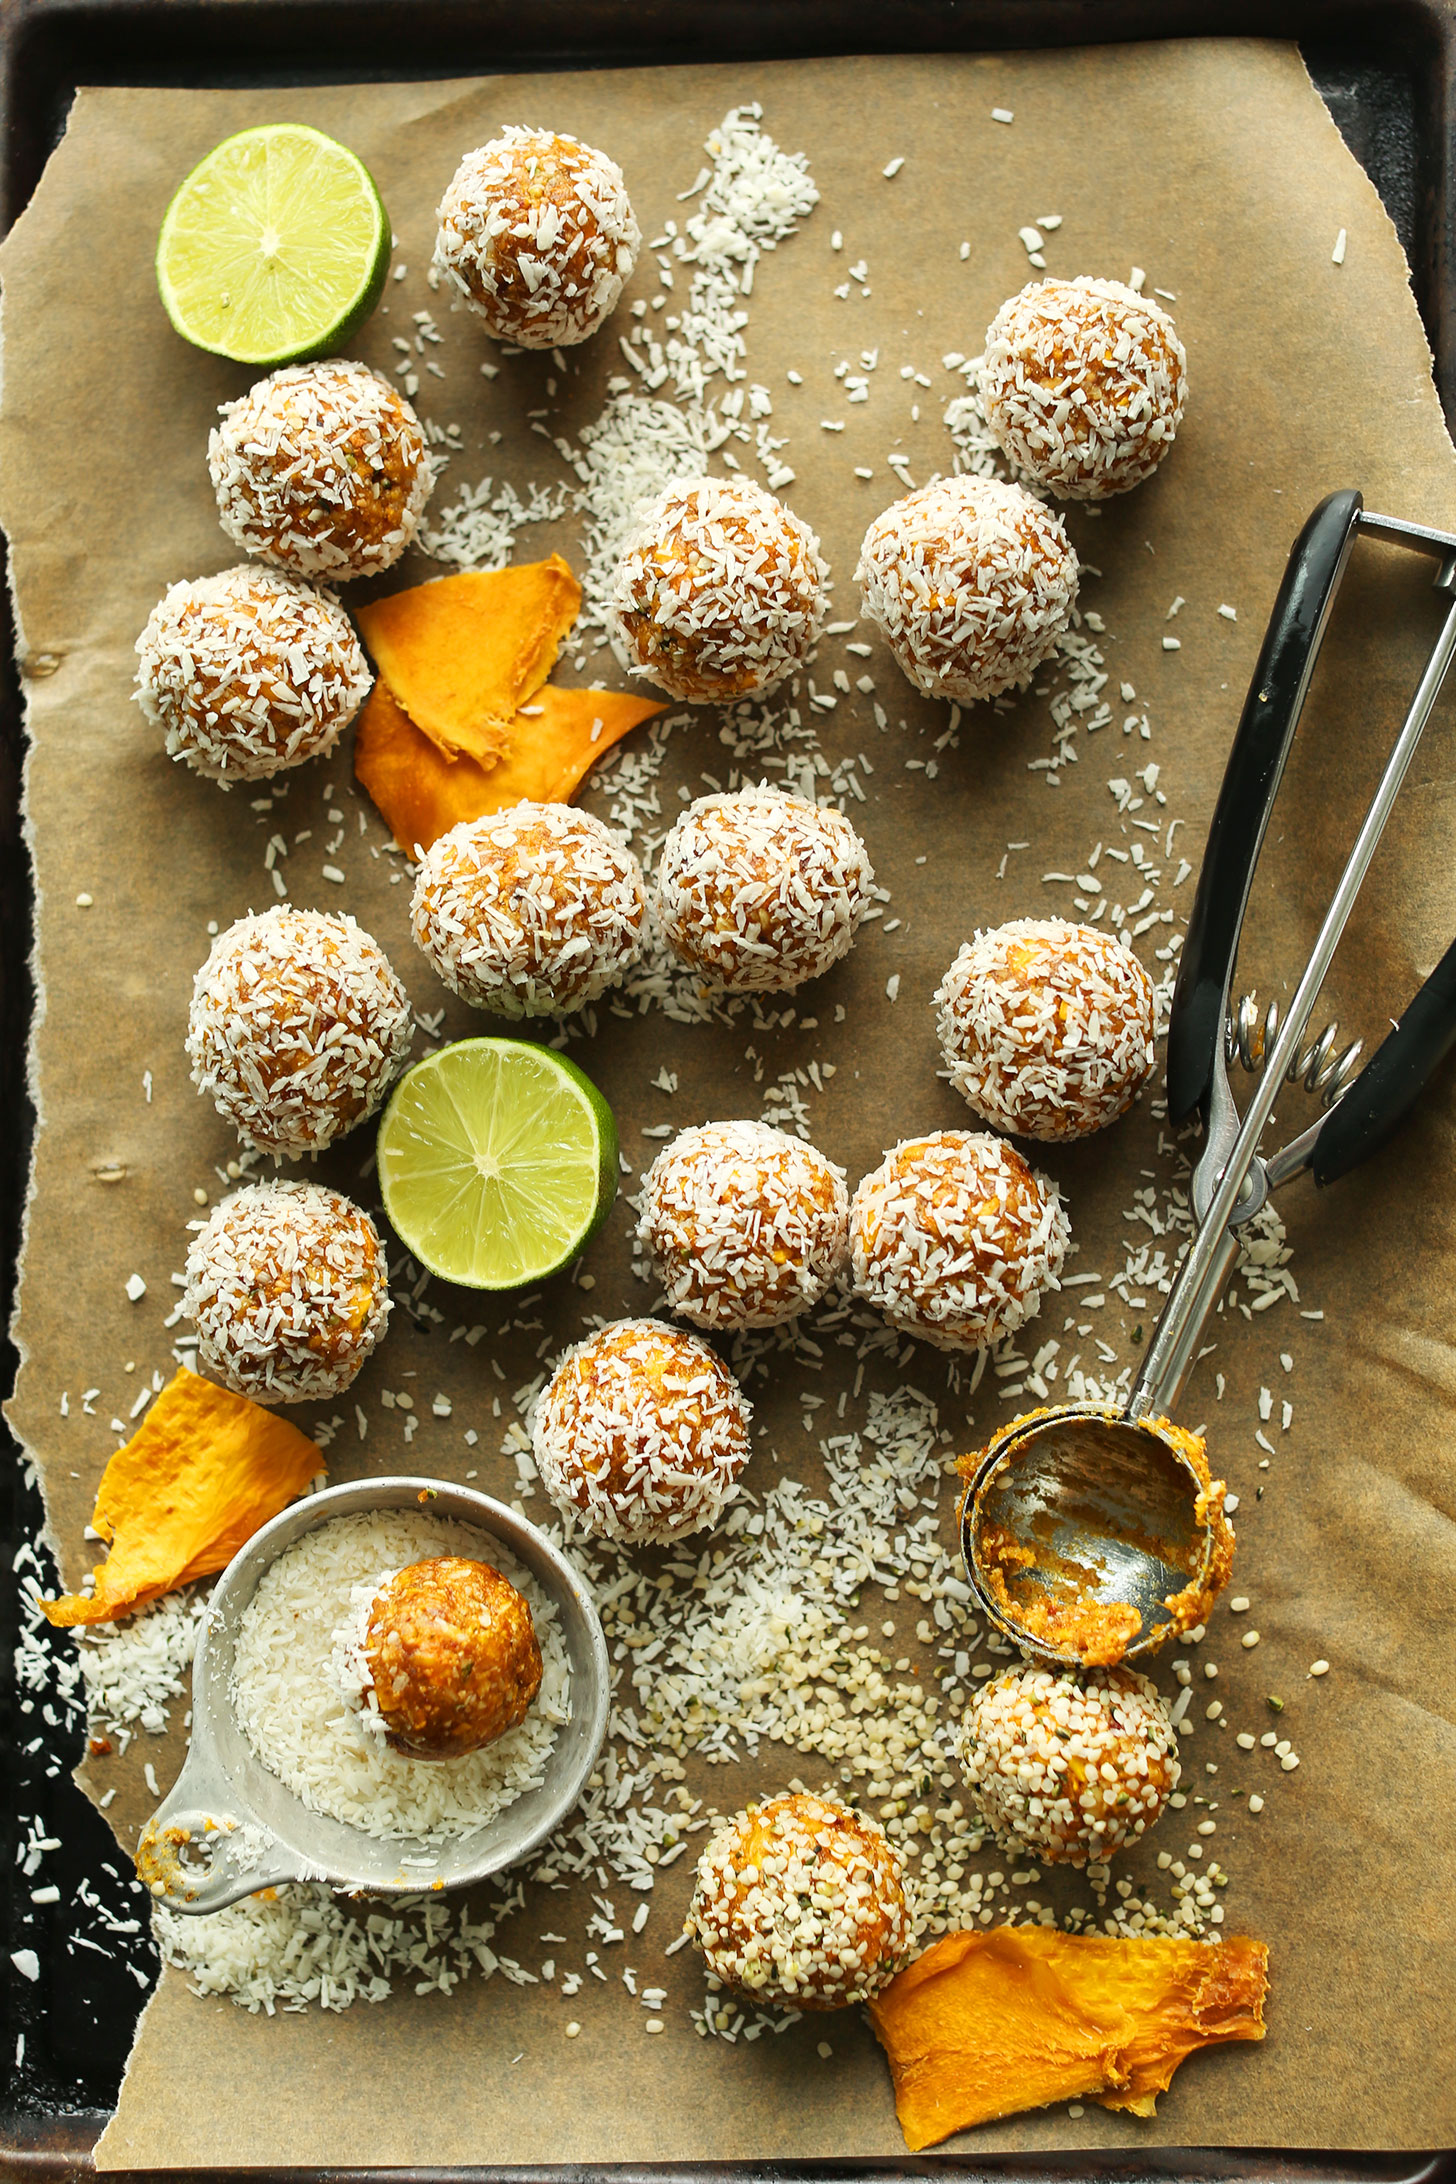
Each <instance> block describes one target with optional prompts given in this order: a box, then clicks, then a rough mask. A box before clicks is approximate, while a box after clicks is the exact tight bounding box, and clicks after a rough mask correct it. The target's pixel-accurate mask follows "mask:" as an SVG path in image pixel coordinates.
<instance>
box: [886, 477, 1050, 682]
mask: <svg viewBox="0 0 1456 2184" xmlns="http://www.w3.org/2000/svg"><path fill="white" fill-rule="evenodd" d="M1077 575H1078V571H1077V556H1076V554H1075V553H1074V552H1073V551H1072V548H1071V545H1070V543H1069V542H1068V539H1067V534H1066V532H1065V531H1064V530H1063V528H1062V525H1061V522H1060V519H1059V518H1058V517H1056V516H1054V515H1053V514H1052V513H1051V510H1050V509H1048V508H1044V507H1043V506H1042V504H1041V502H1040V501H1039V500H1034V499H1033V498H1032V496H1031V494H1030V493H1028V492H1026V491H1024V490H1023V488H1022V487H1021V486H1019V485H1007V484H1005V483H1004V482H1003V481H1002V480H1001V479H999V478H938V479H937V480H936V481H935V483H934V484H933V485H923V486H921V487H920V488H919V489H918V491H916V492H914V493H908V494H907V495H906V496H905V498H904V499H903V500H898V501H895V502H894V503H893V505H892V506H891V507H889V508H887V509H886V510H885V511H884V513H883V515H879V516H876V518H875V520H874V522H873V523H872V524H871V525H870V527H869V529H868V531H866V533H865V538H864V544H863V546H862V547H861V548H860V557H859V567H858V568H857V569H856V571H855V578H856V581H857V582H858V584H859V586H860V588H861V591H862V592H863V595H864V605H865V612H866V614H867V615H868V616H869V618H870V620H871V621H872V622H874V623H876V624H877V626H878V627H879V629H880V630H881V631H882V632H883V634H884V636H885V638H886V641H887V642H888V644H889V647H890V650H891V651H892V652H893V653H894V655H895V658H896V659H897V660H898V661H899V663H900V666H901V667H902V668H903V670H904V672H905V674H906V675H907V676H908V677H909V679H910V681H911V682H912V683H914V685H915V687H916V689H917V690H923V691H924V692H925V695H926V696H927V697H928V698H950V699H952V700H954V702H955V703H956V704H958V705H974V704H976V703H978V702H979V701H980V700H981V699H983V698H995V697H999V696H1000V695H1001V694H1002V692H1003V691H1006V690H1015V689H1019V688H1020V687H1021V686H1022V685H1023V684H1025V683H1026V682H1028V681H1030V679H1031V676H1032V675H1033V673H1034V672H1035V670H1036V669H1037V668H1038V667H1040V665H1041V663H1042V661H1043V660H1045V659H1046V658H1047V657H1048V656H1049V655H1050V653H1051V652H1052V651H1053V649H1054V648H1055V646H1056V642H1057V639H1058V638H1059V637H1060V636H1061V635H1062V634H1063V632H1064V631H1065V630H1067V629H1068V628H1069V627H1070V624H1071V618H1072V609H1073V607H1074V606H1075V605H1076V602H1077Z"/></svg>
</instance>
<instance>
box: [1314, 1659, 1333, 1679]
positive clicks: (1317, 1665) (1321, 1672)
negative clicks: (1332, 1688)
mask: <svg viewBox="0 0 1456 2184" xmlns="http://www.w3.org/2000/svg"><path fill="white" fill-rule="evenodd" d="M1309 1672H1310V1674H1311V1676H1328V1674H1329V1672H1330V1664H1329V1662H1328V1661H1311V1662H1310V1664H1309Z"/></svg>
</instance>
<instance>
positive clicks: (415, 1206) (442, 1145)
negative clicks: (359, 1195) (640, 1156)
mask: <svg viewBox="0 0 1456 2184" xmlns="http://www.w3.org/2000/svg"><path fill="white" fill-rule="evenodd" d="M379 1180H380V1184H381V1186H382V1188H383V1192H384V1210H385V1212H386V1213H387V1214H388V1216H389V1220H390V1224H391V1226H392V1227H393V1229H394V1232H395V1234H396V1235H397V1236H398V1238H399V1240H400V1242H401V1243H402V1244H404V1245H406V1246H407V1248H408V1249H409V1250H410V1251H412V1252H413V1253H414V1256H415V1257H416V1258H417V1259H418V1260H419V1262H420V1265H421V1266H425V1267H428V1268H429V1270H430V1272H431V1273H432V1274H439V1275H442V1276H443V1277H444V1279H445V1280H446V1281H450V1282H460V1283H462V1284H463V1285H464V1286H465V1287H466V1288H467V1289H522V1288H524V1287H525V1286H526V1284H527V1283H529V1282H536V1281H540V1280H541V1279H542V1277H543V1276H544V1275H547V1274H555V1273H556V1272H558V1271H559V1269H560V1268H562V1267H563V1266H565V1265H567V1263H568V1262H569V1261H570V1260H572V1259H574V1258H575V1257H576V1255H577V1253H578V1252H579V1251H581V1250H582V1249H583V1248H584V1247H585V1246H586V1245H587V1244H588V1243H589V1242H590V1241H591V1239H592V1237H593V1236H595V1234H596V1232H597V1230H598V1229H599V1228H600V1227H601V1225H602V1223H603V1221H605V1219H606V1218H607V1214H608V1213H609V1212H610V1210H611V1205H612V1200H613V1199H614V1198H615V1197H616V1195H617V1125H616V1123H615V1122H614V1121H613V1119H612V1110H611V1109H610V1107H608V1105H607V1103H606V1101H605V1100H604V1099H603V1098H602V1095H601V1093H600V1092H599V1091H598V1090H597V1088H596V1086H595V1085H594V1084H593V1083H592V1081H591V1079H590V1077H588V1076H587V1075H586V1074H585V1072H584V1071H582V1070H580V1069H578V1068H577V1066H576V1064H575V1062H569V1061H567V1059H566V1057H565V1056H564V1055H562V1054H553V1053H552V1052H551V1051H550V1050H549V1049H548V1048H546V1047H538V1046H529V1045H527V1043H526V1042H525V1041H524V1040H522V1039H462V1040H460V1041H459V1042H458V1044H457V1045H455V1046H448V1047H442V1048H441V1049H440V1052H439V1053H438V1054H431V1055H430V1056H429V1057H428V1059H427V1060H425V1061H423V1062H416V1064H415V1066H414V1068H413V1069H411V1070H409V1071H407V1072H406V1074H405V1075H404V1076H403V1077H401V1079H400V1081H399V1083H398V1084H397V1085H396V1087H395V1090H394V1094H393V1097H392V1098H391V1100H390V1102H389V1105H388V1107H387V1108H386V1109H385V1112H384V1120H383V1122H382V1123H381V1124H380V1125H379Z"/></svg>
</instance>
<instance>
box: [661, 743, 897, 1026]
mask: <svg viewBox="0 0 1456 2184" xmlns="http://www.w3.org/2000/svg"><path fill="white" fill-rule="evenodd" d="M874 878H875V876H874V873H873V871H872V869H871V867H870V861H869V857H868V855H867V854H866V851H865V846H864V843H863V842H862V841H861V840H860V838H859V836H858V835H857V834H856V833H855V831H854V828H853V827H852V826H851V825H850V823H849V821H848V820H847V819H845V818H844V817H842V815H841V814H840V813H839V812H837V811H833V810H826V809H825V808H824V807H823V806H821V805H818V804H811V803H810V802H809V801H808V800H807V799H806V798H805V797H802V796H789V795H786V794H785V792H784V791H783V790H782V789H776V788H770V787H769V786H768V784H767V783H766V782H764V783H760V785H759V786H758V787H757V788H747V789H739V790H737V791H735V792H734V793H733V794H731V795H722V796H702V797H699V798H698V801H697V802H696V803H695V804H690V805H689V806H688V808H687V810H686V811H685V812H684V813H683V815H682V817H681V818H680V819H679V820H678V822H677V824H676V826H674V827H673V829H672V831H671V832H670V833H669V835H668V837H667V839H666V841H665V842H664V843H663V845H662V854H661V856H660V858H659V860H658V865H657V871H656V873H655V875H654V878H653V890H654V896H655V900H656V905H657V912H658V917H659V920H660V922H661V925H662V930H663V934H664V937H665V938H666V940H667V944H668V946H669V947H670V948H671V949H672V951H673V953H674V954H675V955H676V956H678V957H679V958H680V959H681V960H682V961H683V962H684V963H686V964H687V965H688V966H689V968H690V969H692V970H696V971H700V972H701V973H702V974H703V976H704V977H705V978H706V979H708V980H710V981H711V982H712V983H713V984H715V985H718V986H722V987H725V988H726V989H727V990H728V991H729V992H730V993H787V992H789V991H790V990H791V989H792V988H793V987H795V986H800V985H802V984H803V983H804V981H805V979H808V978H818V977H820V976H821V974H822V973H823V972H825V971H827V970H828V969H829V967H830V965H831V964H834V963H837V962H838V961H839V959H840V957H841V956H843V955H847V954H848V952H849V949H850V946H851V944H852V942H853V940H854V936H855V933H856V931H857V930H858V928H859V923H860V920H861V919H862V918H863V916H864V913H865V911H866V910H867V909H868V907H869V903H870V897H871V891H872V889H873V886H874Z"/></svg>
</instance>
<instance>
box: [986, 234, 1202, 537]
mask: <svg viewBox="0 0 1456 2184" xmlns="http://www.w3.org/2000/svg"><path fill="white" fill-rule="evenodd" d="M980 389H981V403H982V407H983V408H984V410H985V412H986V422H987V424H988V425H989V426H990V428H991V430H992V432H993V433H994V434H995V436H996V438H997V439H998V440H999V441H1000V443H1001V445H1002V447H1003V448H1004V449H1005V451H1006V453H1007V454H1008V455H1009V456H1010V458H1011V460H1012V462H1013V463H1015V464H1017V465H1019V466H1020V468H1021V469H1022V470H1024V471H1027V472H1028V473H1029V474H1030V475H1031V476H1032V477H1033V478H1036V479H1037V480H1038V481H1039V482H1040V483H1041V484H1042V485H1044V486H1046V487H1048V488H1049V489H1050V491H1051V492H1053V493H1055V494H1056V495H1057V497H1058V499H1060V500H1079V501H1097V500H1107V499H1109V498H1110V497H1111V496H1112V495H1113V494H1114V493H1126V492H1127V491H1128V489H1129V488H1130V487H1131V486H1134V485H1140V484H1141V483H1142V481H1143V479H1144V478H1147V477H1151V475H1152V473H1153V472H1154V470H1156V469H1157V467H1158V464H1159V463H1160V462H1161V461H1162V460H1163V457H1164V456H1165V455H1166V454H1167V452H1168V450H1169V448H1170V447H1171V446H1172V445H1173V438H1174V435H1175V433H1176V432H1177V430H1178V427H1179V425H1180V424H1181V423H1182V421H1183V407H1184V404H1185V403H1186V401H1187V399H1188V371H1187V358H1186V357H1185V355H1184V353H1183V344H1182V342H1181V341H1180V340H1179V339H1178V336H1177V334H1176V332H1175V331H1174V327H1173V321H1172V320H1171V318H1169V316H1168V314H1167V312H1166V311H1165V310H1164V309H1163V308H1162V306H1161V304H1157V303H1155V302H1154V301H1153V299H1152V297H1151V296H1140V295H1138V294H1137V293H1136V292H1135V291H1134V290H1133V289H1131V288H1124V287H1123V286H1122V285H1121V283H1120V282H1118V281H1098V280H1090V279H1087V278H1086V277H1083V278H1082V279H1080V280H1075V281H1036V282H1033V283H1032V285H1031V286H1030V287H1027V288H1023V289H1022V291H1021V294H1020V295H1019V296H1013V297H1012V298H1011V299H1010V301H1009V302H1007V303H1003V304H1002V306H1001V308H1000V310H999V311H998V312H997V314H996V316H995V318H994V319H993V320H992V321H991V325H990V328H989V330H988V332H987V334H986V349H985V354H984V356H983V357H982V359H981V375H980Z"/></svg>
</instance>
